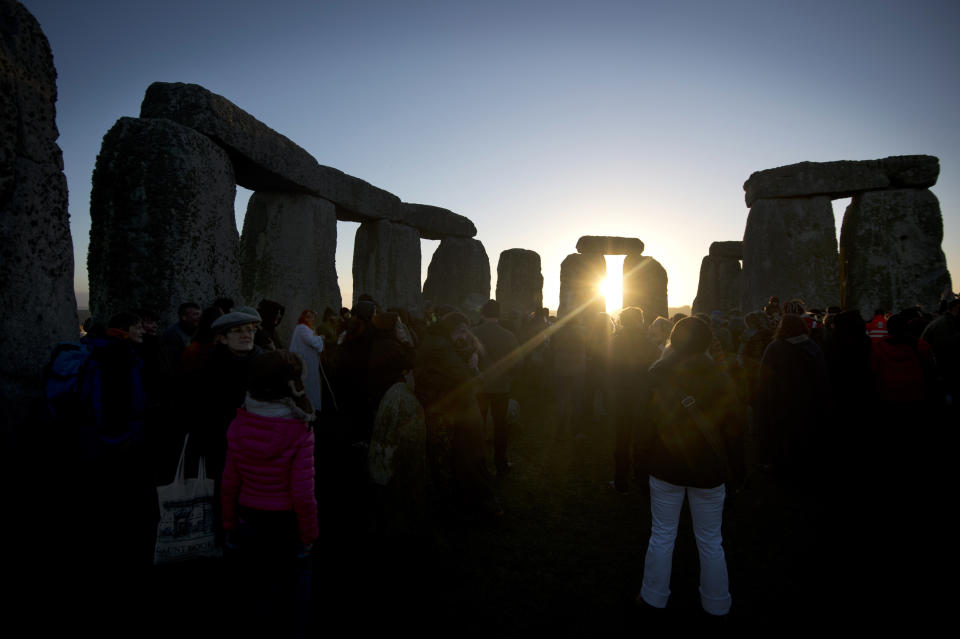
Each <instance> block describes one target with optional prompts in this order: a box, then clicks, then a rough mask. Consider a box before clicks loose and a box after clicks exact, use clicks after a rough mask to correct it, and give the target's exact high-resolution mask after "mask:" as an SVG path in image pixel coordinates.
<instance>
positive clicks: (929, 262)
mask: <svg viewBox="0 0 960 639" xmlns="http://www.w3.org/2000/svg"><path fill="white" fill-rule="evenodd" d="M942 241H943V218H942V217H941V215H940V202H939V201H938V200H937V197H936V196H935V195H934V194H933V193H931V192H930V191H928V190H927V189H897V190H893V191H876V192H872V193H863V194H861V195H858V196H856V197H854V198H853V200H852V201H851V203H850V205H849V206H848V207H847V210H846V212H845V213H844V216H843V225H842V227H841V231H840V263H841V266H842V269H843V274H842V283H843V301H842V305H843V307H844V308H857V309H859V310H860V313H861V314H862V315H864V317H867V316H871V315H872V312H873V310H874V309H876V308H882V309H884V310H886V311H899V310H902V309H904V308H906V307H908V306H913V305H915V304H920V305H921V306H922V307H923V309H924V310H926V311H934V310H936V308H937V306H938V304H939V302H940V296H941V294H942V293H943V292H944V291H946V290H949V289H950V273H949V272H948V271H947V263H946V259H945V258H944V255H943V251H942V250H941V248H940V244H941V242H942Z"/></svg>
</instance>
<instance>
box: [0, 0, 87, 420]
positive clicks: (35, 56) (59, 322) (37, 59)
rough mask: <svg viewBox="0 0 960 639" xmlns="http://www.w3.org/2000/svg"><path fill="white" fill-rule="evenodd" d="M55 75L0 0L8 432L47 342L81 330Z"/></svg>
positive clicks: (35, 40)
mask: <svg viewBox="0 0 960 639" xmlns="http://www.w3.org/2000/svg"><path fill="white" fill-rule="evenodd" d="M56 78H57V73H56V70H55V69H54V66H53V55H52V54H51V52H50V44H49V43H48V42H47V38H46V36H44V34H43V31H42V30H41V29H40V25H39V24H37V21H36V19H34V17H33V16H32V15H30V13H29V12H28V11H27V10H26V9H25V8H24V7H23V5H21V4H20V3H18V2H11V1H10V0H0V304H2V307H3V309H4V310H3V316H2V319H0V352H2V353H3V358H2V360H0V396H2V397H3V402H2V404H3V407H2V408H0V431H6V432H13V430H15V429H17V428H18V427H19V426H20V425H21V424H22V421H23V419H24V414H25V411H26V407H27V402H28V401H29V400H30V399H31V398H33V397H36V396H38V395H39V391H40V384H39V380H40V373H41V370H42V368H43V365H44V363H45V362H46V360H47V358H48V357H49V356H50V352H51V349H52V348H53V345H54V344H55V343H56V342H58V341H61V340H67V339H76V337H77V335H78V334H79V323H78V321H77V300H76V297H75V295H74V291H73V243H72V241H71V238H70V225H69V215H68V212H67V180H66V178H65V177H64V175H63V158H62V155H61V153H60V148H59V147H58V146H57V136H58V133H57V126H56V122H55V116H56V108H55V107H56V100H57V84H56Z"/></svg>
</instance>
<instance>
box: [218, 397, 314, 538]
mask: <svg viewBox="0 0 960 639" xmlns="http://www.w3.org/2000/svg"><path fill="white" fill-rule="evenodd" d="M313 473H314V470H313V431H310V430H307V425H306V424H305V423H304V422H302V421H300V420H297V419H289V418H280V417H262V416H260V415H256V414H254V413H251V412H248V411H246V410H244V409H242V408H238V409H237V416H236V418H235V419H234V420H233V421H232V422H231V423H230V429H229V430H228V431H227V461H226V466H225V467H224V469H223V485H222V495H221V503H222V505H223V529H224V530H226V531H228V532H229V531H231V530H233V529H235V528H236V526H237V509H236V507H237V504H239V505H241V506H246V507H247V508H255V509H257V510H272V511H279V510H293V511H294V512H296V514H297V520H298V522H299V526H300V540H301V541H302V542H303V543H305V544H307V543H312V542H313V541H314V540H315V539H316V538H317V536H318V535H319V533H320V530H319V524H318V522H317V498H316V496H315V495H314V492H313Z"/></svg>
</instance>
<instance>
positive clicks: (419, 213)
mask: <svg viewBox="0 0 960 639" xmlns="http://www.w3.org/2000/svg"><path fill="white" fill-rule="evenodd" d="M403 221H404V222H406V223H407V224H409V225H410V226H412V227H414V228H416V229H417V230H418V231H420V237H422V238H423V239H425V240H442V239H443V238H445V237H474V236H475V235H476V234H477V227H476V226H474V225H473V222H471V221H470V220H468V219H467V218H465V217H464V216H462V215H458V214H456V213H454V212H453V211H448V210H447V209H442V208H440V207H439V206H430V205H429V204H410V203H409V202H404V203H403Z"/></svg>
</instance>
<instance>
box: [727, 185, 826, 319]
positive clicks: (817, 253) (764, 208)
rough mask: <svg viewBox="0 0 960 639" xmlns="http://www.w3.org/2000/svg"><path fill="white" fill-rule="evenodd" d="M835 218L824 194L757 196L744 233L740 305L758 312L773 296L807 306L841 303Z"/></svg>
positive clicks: (820, 306) (742, 307)
mask: <svg viewBox="0 0 960 639" xmlns="http://www.w3.org/2000/svg"><path fill="white" fill-rule="evenodd" d="M839 273H840V260H839V256H838V254H837V231H836V222H835V221H834V218H833V208H832V207H831V206H830V198H829V197H826V196H819V197H809V198H795V199H788V200H757V201H756V203H754V205H753V208H751V209H750V214H749V215H748V216H747V226H746V229H745V230H744V232H743V295H742V296H741V303H740V310H742V311H743V312H744V313H749V312H751V311H759V310H760V309H761V308H763V305H764V304H766V302H767V299H769V297H770V296H771V295H776V296H777V297H779V298H780V301H781V302H785V301H787V300H789V299H793V298H796V297H798V298H800V299H802V300H803V301H804V302H805V303H806V305H807V307H808V308H826V307H827V306H833V305H838V304H839V303H840V277H839Z"/></svg>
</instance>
